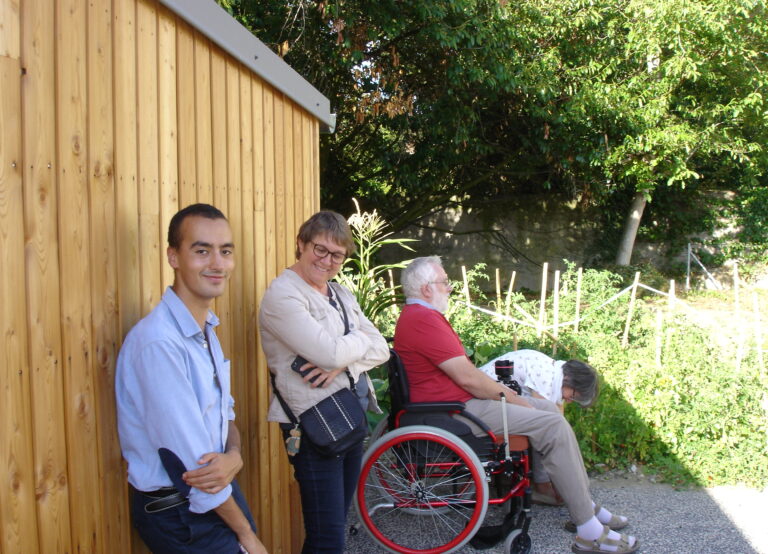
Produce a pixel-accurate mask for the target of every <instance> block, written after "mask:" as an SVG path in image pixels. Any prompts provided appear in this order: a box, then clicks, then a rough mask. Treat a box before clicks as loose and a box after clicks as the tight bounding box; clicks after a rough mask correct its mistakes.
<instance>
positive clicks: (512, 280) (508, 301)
mask: <svg viewBox="0 0 768 554" xmlns="http://www.w3.org/2000/svg"><path fill="white" fill-rule="evenodd" d="M515 275H517V271H513V272H512V277H511V278H510V279H509V288H508V289H507V298H506V300H505V301H504V315H505V316H507V317H509V305H510V304H511V303H512V290H513V289H514V287H515Z"/></svg>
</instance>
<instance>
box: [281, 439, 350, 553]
mask: <svg viewBox="0 0 768 554" xmlns="http://www.w3.org/2000/svg"><path fill="white" fill-rule="evenodd" d="M287 427H291V426H290V425H288V426H287ZM287 434H288V431H287V430H286V429H283V435H284V436H287ZM288 459H289V461H290V462H291V464H293V472H294V477H295V478H296V481H298V483H299V491H300V493H301V510H302V513H303V514H304V530H305V532H306V538H305V539H304V547H303V548H302V550H301V552H302V554H319V553H327V554H340V553H341V552H344V539H345V536H346V527H347V512H348V511H349V505H350V504H351V503H352V496H353V495H354V493H355V487H356V486H357V478H358V477H359V476H360V465H361V463H362V459H363V443H362V441H361V442H360V444H358V445H356V446H355V447H354V448H352V449H351V450H349V451H348V452H347V453H346V454H343V455H341V456H334V457H331V458H329V457H327V456H323V455H322V454H320V453H319V452H317V450H315V449H314V448H313V447H312V444H311V443H310V442H309V441H308V440H307V439H306V437H302V439H301V445H300V447H299V453H298V454H296V455H295V456H293V457H290V456H289V457H288Z"/></svg>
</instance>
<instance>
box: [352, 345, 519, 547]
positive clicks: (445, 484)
mask: <svg viewBox="0 0 768 554" xmlns="http://www.w3.org/2000/svg"><path fill="white" fill-rule="evenodd" d="M390 354H391V357H390V360H389V362H388V365H387V371H388V374H389V394H390V398H391V408H392V409H391V411H390V414H389V416H388V417H385V418H384V419H382V420H381V422H380V423H379V425H378V426H377V427H376V429H375V430H374V432H373V434H372V435H371V438H370V440H369V445H370V446H369V447H368V449H367V450H366V452H365V455H364V457H363V463H362V471H361V474H360V478H359V480H358V484H357V490H356V492H355V508H356V510H357V514H358V518H359V521H360V522H361V524H362V526H363V527H365V529H366V531H367V532H368V534H369V535H370V536H371V537H372V539H373V540H374V541H375V542H376V543H377V544H378V545H379V546H381V547H383V548H384V549H385V550H387V551H389V552H398V553H422V554H427V553H429V554H432V553H439V552H455V551H456V550H459V549H460V548H462V547H463V546H465V545H466V544H467V543H469V544H471V545H472V546H473V547H475V548H477V549H486V548H491V547H493V546H495V545H496V544H498V543H500V542H501V541H502V540H503V541H504V552H505V553H510V554H512V553H513V554H527V553H529V552H530V549H531V538H530V536H529V534H528V529H529V526H530V522H531V466H530V459H529V453H528V446H529V445H528V439H527V437H523V436H518V435H513V436H511V437H509V441H510V443H511V444H506V443H505V438H504V437H496V436H495V435H494V433H493V432H491V430H490V428H489V427H488V426H487V425H486V424H485V423H483V422H482V421H480V420H479V419H478V418H477V417H475V416H473V415H472V414H470V413H468V412H466V411H465V410H464V404H463V403H462V402H429V403H413V402H410V401H409V392H408V379H407V377H406V374H405V371H404V368H403V364H402V361H401V360H400V357H399V356H398V355H397V353H396V352H395V351H394V350H390ZM456 414H458V417H453V416H454V415H456ZM466 421H471V422H472V423H474V424H475V425H477V426H478V427H479V428H480V429H482V430H483V431H484V433H485V434H484V435H483V436H480V437H477V436H475V435H474V434H473V433H472V430H471V428H470V427H469V425H467V423H466ZM507 502H508V503H509V511H508V512H507V513H506V515H505V517H504V519H503V522H502V523H501V524H497V525H485V526H484V525H483V523H484V520H485V517H486V513H487V511H488V506H489V505H490V506H497V505H502V504H504V503H507Z"/></svg>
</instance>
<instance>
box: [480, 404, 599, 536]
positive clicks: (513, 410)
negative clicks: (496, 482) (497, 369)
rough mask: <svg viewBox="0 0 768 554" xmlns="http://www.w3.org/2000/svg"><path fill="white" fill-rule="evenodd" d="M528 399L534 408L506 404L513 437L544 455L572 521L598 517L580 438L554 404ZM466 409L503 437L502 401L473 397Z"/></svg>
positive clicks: (543, 462)
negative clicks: (590, 491) (578, 439)
mask: <svg viewBox="0 0 768 554" xmlns="http://www.w3.org/2000/svg"><path fill="white" fill-rule="evenodd" d="M525 400H527V401H528V402H529V403H530V404H531V405H532V406H533V409H532V408H527V407H524V406H517V405H515V404H510V403H507V404H506V409H507V425H508V429H509V434H510V435H526V436H527V437H528V439H529V440H530V442H531V447H532V448H534V449H535V450H536V451H538V452H539V453H540V454H541V458H540V461H541V464H542V465H543V466H544V469H545V470H546V472H547V473H548V474H549V477H550V479H551V480H552V483H553V484H554V485H555V487H556V488H557V492H558V493H560V496H562V497H563V500H564V501H565V505H566V506H567V507H568V511H569V512H570V513H571V519H572V520H573V521H574V522H575V523H576V524H577V525H581V524H582V523H584V522H586V521H587V520H588V519H589V518H591V517H592V516H593V515H594V509H593V508H592V500H591V496H590V493H589V477H588V476H587V472H586V470H585V469H584V460H583V459H582V457H581V451H580V450H579V443H578V441H577V440H576V435H574V434H573V429H572V428H571V424H570V423H568V421H567V420H566V419H565V418H564V417H563V416H562V414H560V411H559V410H558V409H557V406H555V404H554V403H552V402H550V401H549V400H544V399H541V398H526V399H525ZM466 409H467V411H468V412H470V413H471V414H473V415H475V416H477V417H478V418H480V420H482V421H483V422H485V424H486V425H488V427H490V428H491V430H492V431H493V432H494V433H496V434H498V435H501V434H502V433H503V432H504V424H503V420H502V412H501V402H499V401H497V400H480V399H478V398H473V399H471V400H468V401H467V402H466ZM468 423H469V425H470V427H472V431H473V432H474V433H475V434H482V431H481V430H480V429H479V428H478V427H477V426H476V425H474V424H472V423H471V422H468ZM537 459H538V458H537Z"/></svg>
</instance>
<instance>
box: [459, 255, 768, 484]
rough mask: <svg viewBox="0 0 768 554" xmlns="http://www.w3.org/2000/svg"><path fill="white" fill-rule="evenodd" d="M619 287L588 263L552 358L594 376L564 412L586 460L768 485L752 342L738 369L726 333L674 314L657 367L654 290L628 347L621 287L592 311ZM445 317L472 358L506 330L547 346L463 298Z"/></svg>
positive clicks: (499, 348)
mask: <svg viewBox="0 0 768 554" xmlns="http://www.w3.org/2000/svg"><path fill="white" fill-rule="evenodd" d="M480 269H482V268H480ZM483 278H484V277H483V276H482V275H481V274H480V272H475V273H474V274H473V279H474V283H475V285H477V284H478V282H480V281H481V280H482V279H483ZM574 279H575V272H574V271H573V268H572V267H571V268H570V270H569V271H568V272H566V273H565V274H564V276H563V282H565V283H569V290H570V294H567V295H565V296H563V297H561V299H560V307H561V310H562V312H561V317H560V320H561V321H563V320H564V319H566V318H568V317H571V316H572V313H573V306H574V297H573V290H574V287H572V286H570V284H571V283H573V281H574ZM623 286H624V285H623V284H622V281H621V278H620V277H619V276H617V275H614V274H611V273H609V272H606V271H596V270H588V271H586V272H585V273H584V280H583V284H582V294H583V296H582V303H583V306H582V313H584V312H587V313H588V316H587V319H586V320H585V321H583V322H582V323H581V325H580V330H579V333H578V335H573V334H572V333H570V332H565V333H563V334H561V336H560V344H559V349H558V352H557V353H556V357H557V358H559V359H568V358H579V359H583V360H586V361H588V362H589V363H590V364H592V365H593V366H594V367H595V368H596V369H597V370H598V371H599V372H600V374H601V376H602V390H601V394H600V397H599V400H598V402H597V403H596V405H595V406H593V407H592V408H590V409H587V410H583V409H581V408H579V407H577V406H569V407H568V409H567V411H566V416H567V417H568V419H569V421H570V422H571V423H572V425H573V427H574V430H575V432H576V435H577V437H579V441H580V444H581V448H582V453H583V455H584V459H585V462H586V463H587V465H588V466H589V465H591V466H594V465H596V464H605V465H606V466H607V467H626V466H628V465H630V464H632V463H640V464H645V465H648V466H650V467H651V468H652V469H655V470H657V471H658V472H659V473H661V474H663V475H664V476H665V477H666V478H667V479H668V480H670V481H672V482H678V483H691V482H694V483H699V484H702V485H714V484H726V483H740V482H741V483H746V484H749V485H751V486H755V487H765V486H766V485H768V448H767V447H768V424H767V423H766V421H767V419H768V417H767V415H766V411H765V409H764V407H763V404H764V403H766V402H768V400H766V398H767V394H768V393H767V392H766V391H768V386H767V385H768V383H767V380H766V377H765V370H763V374H762V375H761V371H760V369H759V367H758V361H757V359H756V355H755V352H756V350H755V348H754V344H750V343H749V340H747V339H744V342H743V353H744V354H745V356H746V357H744V359H742V360H741V362H740V365H739V367H738V368H737V365H736V350H735V348H736V347H735V345H734V344H733V343H732V341H729V340H728V339H727V338H726V337H724V336H721V334H720V333H716V332H713V331H710V330H706V329H704V328H702V327H700V326H698V325H697V323H696V321H695V317H690V316H685V315H684V314H682V313H681V312H678V313H677V315H676V316H674V317H673V318H671V319H667V320H666V321H665V322H664V325H663V333H662V349H661V352H662V358H661V365H660V366H659V364H658V362H657V360H656V350H657V340H658V338H657V334H658V333H657V330H656V329H657V319H656V314H657V311H656V305H655V304H654V303H655V302H656V299H655V298H653V297H645V298H640V299H638V302H637V305H636V308H635V312H634V317H633V322H632V326H631V332H630V336H629V345H628V347H627V348H626V349H625V348H622V347H621V338H622V333H623V329H624V323H625V321H626V316H627V305H628V298H629V297H628V295H625V296H623V297H621V298H620V299H619V300H617V301H614V302H613V303H611V304H609V305H608V306H606V307H605V308H602V309H600V310H597V311H592V312H591V313H590V309H592V308H595V307H597V306H599V305H600V304H601V303H602V302H604V301H605V300H606V299H608V298H610V296H612V295H613V294H615V293H616V292H618V291H620V290H621V288H622V287H623ZM473 295H474V298H475V303H482V302H483V301H484V299H483V298H482V296H481V293H480V290H479V287H477V286H475V287H474V289H473ZM515 300H516V302H518V303H519V304H520V305H521V306H522V307H523V308H524V309H525V310H526V311H527V312H528V313H530V314H537V313H538V307H537V302H536V301H535V300H531V301H527V300H526V299H524V298H523V297H522V296H519V295H518V296H517V297H516V299H515ZM662 304H665V303H663V302H662ZM660 307H661V305H660ZM585 308H586V309H585ZM569 314H570V315H569ZM667 317H668V316H667ZM449 318H450V319H451V322H452V324H453V325H454V327H455V328H456V330H457V332H458V333H459V335H460V336H461V337H462V340H463V341H464V344H465V346H467V348H468V351H469V354H470V355H471V356H472V357H473V358H474V360H475V362H476V363H477V364H478V365H479V364H481V363H483V362H485V361H487V360H488V359H490V358H492V357H494V356H496V355H498V354H500V353H502V352H505V351H507V350H510V349H512V344H513V338H512V337H513V335H514V334H516V335H517V339H518V348H534V349H539V350H541V351H543V352H546V353H548V354H551V353H552V342H551V340H545V341H544V342H540V341H539V339H538V338H537V337H536V336H535V334H534V331H533V330H531V329H530V328H527V327H524V326H517V327H516V326H510V325H509V324H507V327H506V328H505V327H504V325H503V324H502V323H500V322H498V321H494V320H493V318H491V317H489V316H487V315H483V314H481V313H479V312H468V311H467V310H466V309H465V308H464V307H463V306H454V307H453V308H452V310H451V312H449Z"/></svg>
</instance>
